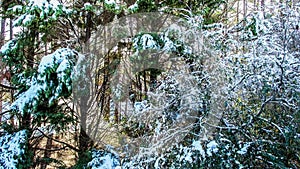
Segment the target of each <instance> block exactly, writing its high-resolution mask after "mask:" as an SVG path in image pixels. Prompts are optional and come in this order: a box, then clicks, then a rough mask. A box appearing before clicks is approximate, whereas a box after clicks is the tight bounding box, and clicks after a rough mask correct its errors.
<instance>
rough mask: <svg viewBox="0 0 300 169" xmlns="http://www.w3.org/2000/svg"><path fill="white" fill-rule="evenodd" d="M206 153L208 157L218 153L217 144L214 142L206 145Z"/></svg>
mask: <svg viewBox="0 0 300 169" xmlns="http://www.w3.org/2000/svg"><path fill="white" fill-rule="evenodd" d="M206 146H207V150H206V153H207V155H208V156H212V153H217V152H218V151H219V149H218V144H217V142H216V141H215V140H213V141H210V142H209V143H208V144H207V145H206Z"/></svg>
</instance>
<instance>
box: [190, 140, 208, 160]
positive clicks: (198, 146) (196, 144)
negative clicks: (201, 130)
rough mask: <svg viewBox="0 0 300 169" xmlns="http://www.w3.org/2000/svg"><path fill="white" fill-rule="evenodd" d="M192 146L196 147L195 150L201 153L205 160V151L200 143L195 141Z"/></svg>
mask: <svg viewBox="0 0 300 169" xmlns="http://www.w3.org/2000/svg"><path fill="white" fill-rule="evenodd" d="M192 146H193V147H194V149H195V150H198V151H200V154H201V156H202V157H203V158H205V151H204V150H203V148H202V145H201V142H200V141H193V143H192Z"/></svg>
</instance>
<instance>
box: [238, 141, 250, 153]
mask: <svg viewBox="0 0 300 169" xmlns="http://www.w3.org/2000/svg"><path fill="white" fill-rule="evenodd" d="M250 145H251V143H249V142H247V143H245V144H244V146H243V147H242V148H241V149H240V150H238V151H237V153H238V154H241V155H243V154H246V153H247V150H248V148H249V147H250Z"/></svg>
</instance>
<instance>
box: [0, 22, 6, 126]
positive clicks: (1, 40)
mask: <svg viewBox="0 0 300 169" xmlns="http://www.w3.org/2000/svg"><path fill="white" fill-rule="evenodd" d="M5 21H6V18H4V17H3V18H2V19H1V33H0V47H2V45H3V44H4V40H5ZM0 68H1V69H2V68H3V66H2V62H1V60H0ZM0 71H1V75H0V76H3V74H4V70H0ZM2 79H3V78H0V83H2ZM2 96H3V93H2V92H0V122H1V121H2V99H3V97H2Z"/></svg>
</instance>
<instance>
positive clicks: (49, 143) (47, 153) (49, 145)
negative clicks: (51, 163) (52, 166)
mask: <svg viewBox="0 0 300 169" xmlns="http://www.w3.org/2000/svg"><path fill="white" fill-rule="evenodd" d="M49 137H50V138H47V143H46V146H45V149H46V150H45V152H44V158H45V159H47V158H50V157H51V152H50V151H48V150H50V149H51V148H52V145H53V144H52V143H53V142H52V139H51V138H52V137H53V135H50V136H49ZM47 165H48V163H47V162H43V163H42V164H41V169H46V168H47Z"/></svg>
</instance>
